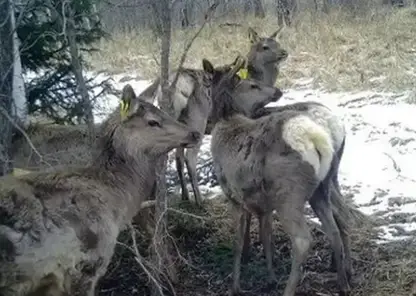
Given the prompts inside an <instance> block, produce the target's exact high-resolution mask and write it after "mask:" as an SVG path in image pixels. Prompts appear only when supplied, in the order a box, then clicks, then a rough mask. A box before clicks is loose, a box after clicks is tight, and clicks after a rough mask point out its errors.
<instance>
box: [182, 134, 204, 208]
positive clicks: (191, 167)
mask: <svg viewBox="0 0 416 296" xmlns="http://www.w3.org/2000/svg"><path fill="white" fill-rule="evenodd" d="M201 145H202V141H199V143H198V144H197V145H196V146H195V147H193V148H189V149H187V150H186V157H185V161H186V167H187V169H188V174H189V178H190V179H191V185H192V189H193V191H194V195H195V202H196V204H197V205H200V204H201V203H202V197H201V192H200V191H199V187H198V176H197V174H196V162H197V160H198V152H199V149H200V147H201Z"/></svg>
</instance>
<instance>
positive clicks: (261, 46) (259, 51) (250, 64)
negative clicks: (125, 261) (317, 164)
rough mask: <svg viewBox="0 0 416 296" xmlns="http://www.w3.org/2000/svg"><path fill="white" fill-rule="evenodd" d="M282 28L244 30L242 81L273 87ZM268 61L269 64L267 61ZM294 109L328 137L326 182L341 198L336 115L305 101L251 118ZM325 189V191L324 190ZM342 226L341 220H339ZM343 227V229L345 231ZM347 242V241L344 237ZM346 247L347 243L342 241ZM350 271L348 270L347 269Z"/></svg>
mask: <svg viewBox="0 0 416 296" xmlns="http://www.w3.org/2000/svg"><path fill="white" fill-rule="evenodd" d="M283 28H284V27H280V28H279V29H277V31H275V32H274V33H272V34H271V35H270V36H269V37H260V36H259V34H258V33H257V32H256V31H255V30H254V29H253V28H252V27H249V29H248V36H249V40H250V43H251V47H250V52H249V54H248V55H247V61H246V67H245V68H242V69H241V70H240V71H239V73H238V74H239V75H240V76H241V77H243V78H252V79H255V80H258V81H261V82H264V83H266V84H268V85H275V83H276V80H277V76H278V75H279V68H280V64H281V63H282V62H283V61H285V60H286V59H287V57H288V53H287V51H286V50H285V49H283V48H282V46H281V44H280V43H278V42H277V41H276V40H275V39H276V38H278V36H279V35H280V33H281V30H282V29H283ZM269 61H270V62H269ZM289 109H291V110H297V111H299V112H305V113H307V114H308V115H310V116H313V120H314V121H315V122H317V123H318V124H320V125H323V127H324V128H325V129H327V130H328V131H329V132H330V133H331V136H332V140H333V144H334V148H335V150H336V156H337V160H334V165H333V166H334V167H333V168H331V175H332V178H330V181H331V182H333V185H334V189H333V190H336V191H337V193H336V195H337V196H342V194H341V190H340V185H339V182H338V170H339V164H340V162H341V158H342V155H343V151H344V146H345V140H346V131H345V126H344V124H343V122H342V120H341V118H339V116H337V115H336V114H334V112H333V111H332V110H330V109H329V108H328V107H327V106H325V105H323V104H321V103H319V102H314V101H307V102H298V103H294V104H288V105H284V106H278V107H267V106H266V107H264V108H260V109H259V110H258V111H257V114H256V115H255V116H254V118H259V117H261V116H264V115H269V114H271V113H273V112H280V111H285V110H289ZM326 186H327V187H330V186H332V185H331V184H329V183H328V184H326ZM327 190H328V189H327ZM333 202H336V203H341V202H344V201H343V200H339V199H338V200H334V201H333ZM341 208H342V209H347V211H348V212H349V214H350V215H351V214H353V211H355V210H354V209H352V208H351V207H349V206H346V207H341ZM251 218H252V217H251V215H250V214H248V216H247V223H246V231H247V233H246V239H245V244H244V252H243V254H244V255H243V262H247V261H248V259H249V255H248V253H249V250H248V249H249V244H250V224H251ZM339 223H342V221H339ZM346 227H347V226H345V227H344V228H345V229H346ZM345 239H346V240H347V239H348V238H347V237H345ZM345 243H346V244H349V243H348V242H347V241H345ZM334 256H335V255H334V253H332V260H331V266H330V270H331V271H335V269H336V268H335V261H334V260H335V259H334ZM351 269H352V267H351Z"/></svg>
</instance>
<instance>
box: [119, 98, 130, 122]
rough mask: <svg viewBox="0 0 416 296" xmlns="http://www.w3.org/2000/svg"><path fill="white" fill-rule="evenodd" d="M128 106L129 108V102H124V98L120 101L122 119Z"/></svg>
mask: <svg viewBox="0 0 416 296" xmlns="http://www.w3.org/2000/svg"><path fill="white" fill-rule="evenodd" d="M129 108H130V103H129V102H125V101H124V100H121V101H120V116H121V119H122V120H124V119H126V117H127V113H128V111H129Z"/></svg>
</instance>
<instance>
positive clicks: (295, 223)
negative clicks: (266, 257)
mask: <svg viewBox="0 0 416 296" xmlns="http://www.w3.org/2000/svg"><path fill="white" fill-rule="evenodd" d="M296 199H298V197H296V196H295V197H293V198H290V197H289V198H288V199H287V201H289V202H288V203H287V204H283V206H282V207H281V208H280V209H279V216H280V221H281V223H282V226H283V229H284V231H285V232H286V233H287V234H288V235H289V237H290V241H291V243H292V267H291V271H290V275H289V279H288V281H287V283H286V287H285V291H284V293H283V296H294V295H295V291H296V286H297V285H298V283H299V281H300V279H301V275H302V264H303V263H304V261H305V260H306V258H307V256H308V251H309V248H310V245H311V241H312V236H311V234H310V231H309V228H308V225H307V224H306V218H305V216H304V214H303V207H302V206H297V205H293V204H292V203H291V202H292V200H296Z"/></svg>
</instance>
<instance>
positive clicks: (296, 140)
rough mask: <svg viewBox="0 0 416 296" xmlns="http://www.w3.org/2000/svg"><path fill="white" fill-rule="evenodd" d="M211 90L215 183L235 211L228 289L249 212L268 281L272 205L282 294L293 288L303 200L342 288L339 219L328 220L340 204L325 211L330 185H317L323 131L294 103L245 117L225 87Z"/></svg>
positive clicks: (324, 162)
mask: <svg viewBox="0 0 416 296" xmlns="http://www.w3.org/2000/svg"><path fill="white" fill-rule="evenodd" d="M223 83H230V81H226V80H224V81H223V82H219V83H218V84H217V85H218V86H217V87H221V88H222V89H224V88H232V86H228V87H224V86H223V85H222V84H223ZM217 94H218V96H217V97H216V98H214V99H213V102H214V103H213V114H216V119H215V120H214V122H215V125H214V128H213V130H212V141H211V153H212V157H213V162H214V169H215V174H216V176H217V178H218V181H219V183H220V186H221V188H222V190H223V191H224V194H225V195H226V196H227V197H228V198H229V200H230V201H231V202H232V204H233V205H234V207H235V210H236V213H237V215H236V221H237V234H236V247H235V258H234V268H233V284H232V289H231V294H232V295H238V294H240V292H241V288H240V264H241V256H242V253H243V248H244V236H245V233H246V221H247V217H248V215H250V214H255V215H256V216H258V217H259V220H260V234H261V240H262V243H263V246H264V249H265V255H266V262H267V269H268V272H269V280H271V281H275V279H276V277H275V274H274V271H273V266H272V244H271V235H272V223H271V222H272V221H271V220H272V212H273V210H276V211H277V214H278V216H279V220H280V222H281V224H282V226H283V229H284V230H285V232H286V233H287V234H288V235H289V237H290V240H291V243H292V268H291V272H290V275H289V279H288V282H287V285H286V288H285V290H284V294H283V295H284V296H293V295H295V289H296V286H297V284H298V283H299V280H300V278H301V274H302V272H301V265H302V263H303V262H304V261H305V260H306V257H307V254H308V250H309V247H310V244H311V240H312V237H311V234H310V231H309V229H308V226H307V223H306V218H305V216H304V206H305V202H306V201H308V202H309V203H310V205H311V207H312V209H313V210H314V212H315V213H316V215H317V216H318V218H319V219H320V221H321V222H322V225H323V228H324V231H325V233H326V234H327V235H328V236H329V238H330V241H331V246H332V249H333V252H334V254H335V256H334V259H335V262H336V268H337V272H338V285H339V288H340V293H341V294H340V295H347V293H348V292H349V290H350V286H349V273H350V271H349V266H348V264H346V260H345V254H346V253H348V254H349V245H348V244H346V245H344V244H343V240H342V238H341V234H340V233H341V232H342V231H343V229H342V230H340V227H341V228H342V227H343V226H344V224H342V223H341V224H339V225H338V224H337V223H336V220H338V221H342V220H344V217H342V213H343V211H342V209H340V210H339V211H333V207H332V206H331V198H330V193H329V192H328V191H327V190H326V189H327V188H326V187H325V185H324V184H326V183H328V182H329V181H328V178H330V177H331V173H330V171H331V166H332V164H333V162H334V160H335V161H336V157H335V151H334V147H333V142H332V138H331V134H330V133H329V132H328V130H326V129H325V128H323V127H322V126H321V125H319V124H317V123H316V122H314V120H313V119H312V118H311V117H309V116H307V114H305V113H302V112H299V111H297V110H286V111H282V112H277V113H273V114H270V115H267V116H263V117H261V118H259V119H250V118H248V117H246V116H244V115H243V114H242V112H241V110H240V109H239V107H238V106H237V105H236V104H235V103H234V100H233V99H232V98H231V97H230V95H229V92H221V91H217ZM340 206H343V204H341V205H340ZM344 233H345V232H344ZM345 235H348V234H347V233H345Z"/></svg>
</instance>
